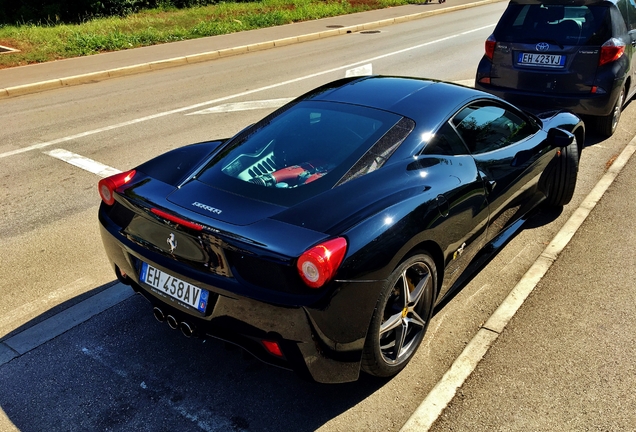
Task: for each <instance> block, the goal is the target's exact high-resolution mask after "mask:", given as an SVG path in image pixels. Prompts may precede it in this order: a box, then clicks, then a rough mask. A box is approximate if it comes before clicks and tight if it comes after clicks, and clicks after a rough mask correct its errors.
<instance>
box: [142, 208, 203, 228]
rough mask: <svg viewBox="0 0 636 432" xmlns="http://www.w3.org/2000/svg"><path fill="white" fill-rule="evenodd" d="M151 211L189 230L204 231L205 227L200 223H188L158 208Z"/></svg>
mask: <svg viewBox="0 0 636 432" xmlns="http://www.w3.org/2000/svg"><path fill="white" fill-rule="evenodd" d="M150 211H151V212H152V213H153V214H156V215H157V216H159V217H162V218H164V219H166V220H169V221H170V222H174V223H176V224H179V225H183V226H184V227H188V228H191V229H193V230H197V231H201V230H202V229H203V225H199V224H198V223H194V222H190V221H187V220H185V219H183V218H180V217H179V216H175V215H173V214H170V213H166V212H165V211H163V210H159V209H157V208H151V209H150Z"/></svg>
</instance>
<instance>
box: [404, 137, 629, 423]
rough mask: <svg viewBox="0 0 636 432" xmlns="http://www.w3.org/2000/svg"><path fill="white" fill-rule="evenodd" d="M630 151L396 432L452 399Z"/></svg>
mask: <svg viewBox="0 0 636 432" xmlns="http://www.w3.org/2000/svg"><path fill="white" fill-rule="evenodd" d="M634 152H636V137H634V138H632V140H631V141H630V142H629V143H628V144H627V146H626V147H625V148H624V149H623V151H622V152H621V153H620V155H619V156H618V157H617V158H616V160H615V161H614V163H612V165H611V166H610V168H609V169H608V170H607V171H606V172H605V174H604V175H603V176H602V177H601V179H600V180H599V181H598V182H597V183H596V185H595V186H594V188H593V189H592V191H591V192H590V193H589V194H588V195H587V197H585V199H584V200H583V202H582V203H581V204H580V205H579V207H578V208H577V209H576V211H575V212H574V213H573V214H572V215H571V216H570V218H569V219H568V221H567V222H566V223H565V224H564V225H563V227H562V228H561V229H560V230H559V232H558V233H557V234H556V236H555V237H554V239H552V241H551V242H550V244H549V245H548V246H547V247H546V248H545V250H544V251H543V253H542V254H541V255H540V256H539V258H537V260H536V261H535V262H534V264H533V265H532V266H531V267H530V269H529V270H528V271H527V272H526V274H525V275H524V276H523V277H522V278H521V280H520V281H519V282H518V283H517V285H516V286H515V287H514V288H513V289H512V290H511V291H510V293H509V294H508V296H507V297H506V299H505V300H504V301H503V302H502V303H501V304H500V305H499V307H498V308H497V310H495V312H494V313H493V314H492V315H491V316H490V318H489V319H488V321H486V323H485V324H484V325H483V326H482V327H481V328H480V329H479V330H478V331H477V334H476V335H475V336H474V337H473V339H471V341H470V342H469V343H468V345H466V347H465V348H464V350H463V351H462V353H461V354H460V355H459V357H457V359H455V361H454V362H453V364H452V365H451V367H450V368H449V369H448V370H447V371H446V373H445V374H444V376H442V378H441V379H440V380H439V381H438V382H437V384H436V385H435V387H433V389H432V390H431V391H430V393H429V394H428V395H427V396H426V398H424V400H423V401H422V403H421V404H420V405H419V406H418V407H417V409H416V410H415V411H414V412H413V414H412V415H411V417H410V418H409V419H408V420H407V421H406V423H405V424H404V426H402V428H401V429H400V432H426V431H428V430H429V429H430V428H431V427H432V426H433V424H434V423H435V421H437V419H438V418H439V416H440V415H441V414H442V412H443V411H444V409H445V408H446V407H447V406H448V404H449V403H450V402H451V401H452V400H453V398H454V397H455V394H456V393H457V390H458V389H459V388H460V387H461V386H462V385H463V384H464V382H466V380H467V379H468V377H469V376H470V375H471V374H472V372H473V371H474V370H475V368H476V367H477V365H478V364H479V362H480V361H481V360H482V359H483V357H484V356H485V355H486V353H487V352H488V350H489V349H490V347H491V346H492V344H493V343H494V342H495V341H496V340H497V338H498V337H499V335H500V334H501V332H503V330H504V328H505V327H506V325H507V324H508V322H510V320H511V319H512V317H513V316H514V315H515V313H516V312H517V311H518V310H519V308H520V307H521V305H522V304H523V302H524V301H525V299H526V298H528V296H529V295H530V293H532V291H533V290H534V288H535V287H536V286H537V284H538V283H539V281H540V280H541V279H542V278H543V276H545V274H546V273H547V272H548V270H549V269H550V267H552V264H553V263H554V261H555V260H556V259H557V258H558V256H559V255H560V253H561V252H562V251H563V249H564V248H565V246H567V244H568V243H569V242H570V240H571V239H572V237H573V236H574V234H575V233H576V232H577V231H578V229H579V228H580V227H581V225H582V224H583V222H584V221H585V219H587V216H588V215H589V214H590V212H591V211H592V210H593V209H594V207H596V204H597V203H598V202H599V201H600V199H601V197H602V196H603V195H604V194H605V192H606V191H607V189H608V188H609V187H610V185H611V184H612V183H613V182H614V180H615V179H616V177H617V176H618V174H619V173H620V172H621V171H622V170H623V168H624V167H625V165H626V164H627V162H628V161H629V159H630V158H631V157H632V155H633V154H634Z"/></svg>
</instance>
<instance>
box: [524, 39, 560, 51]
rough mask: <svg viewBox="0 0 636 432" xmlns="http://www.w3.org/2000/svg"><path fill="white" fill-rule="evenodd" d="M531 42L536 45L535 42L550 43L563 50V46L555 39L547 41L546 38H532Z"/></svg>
mask: <svg viewBox="0 0 636 432" xmlns="http://www.w3.org/2000/svg"><path fill="white" fill-rule="evenodd" d="M529 41H530V42H532V43H534V42H548V43H551V44H553V45H558V46H559V48H561V49H563V45H561V43H560V42H559V41H557V40H554V39H545V38H532V39H529Z"/></svg>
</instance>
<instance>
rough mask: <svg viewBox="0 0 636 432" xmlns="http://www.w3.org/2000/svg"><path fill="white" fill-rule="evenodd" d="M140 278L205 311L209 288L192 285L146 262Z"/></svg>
mask: <svg viewBox="0 0 636 432" xmlns="http://www.w3.org/2000/svg"><path fill="white" fill-rule="evenodd" d="M139 279H140V280H141V282H144V283H146V284H148V285H150V286H151V287H153V288H154V289H156V290H157V291H159V292H160V293H163V294H166V295H168V296H170V297H172V298H174V299H177V300H179V301H180V302H182V303H185V304H186V305H188V306H190V307H193V308H195V309H196V310H198V311H199V312H201V313H205V308H206V307H207V305H208V297H209V295H210V293H209V292H208V291H207V290H204V289H203V288H199V287H196V286H194V285H190V284H189V283H187V282H184V281H182V280H181V279H179V278H176V277H174V276H170V275H169V274H167V273H165V272H162V271H161V270H159V269H156V268H154V267H153V266H151V265H149V264H146V263H145V262H142V263H141V275H140V276H139Z"/></svg>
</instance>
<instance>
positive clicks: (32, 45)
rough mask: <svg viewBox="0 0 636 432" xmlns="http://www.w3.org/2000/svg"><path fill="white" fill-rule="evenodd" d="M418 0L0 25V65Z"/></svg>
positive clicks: (351, 0) (240, 6)
mask: <svg viewBox="0 0 636 432" xmlns="http://www.w3.org/2000/svg"><path fill="white" fill-rule="evenodd" d="M420 2H421V0H417V1H410V0H348V1H347V0H327V1H318V0H261V1H256V2H236V3H233V2H222V3H218V4H215V5H210V6H204V7H194V8H189V9H180V10H177V9H172V10H166V9H152V10H147V11H142V12H139V13H135V14H131V15H129V16H126V17H112V18H98V19H94V20H90V21H87V22H84V23H82V24H78V25H69V24H59V25H56V24H55V23H48V24H44V25H23V26H8V25H7V26H0V45H3V46H7V47H11V48H15V49H18V50H19V52H13V53H4V54H1V55H0V69H1V68H8V67H14V66H21V65H26V64H31V63H40V62H46V61H51V60H59V59H64V58H70V57H78V56H86V55H91V54H97V53H101V52H108V51H118V50H123V49H129V48H137V47H142V46H148V45H155V44H160V43H166V42H175V41H180V40H186V39H195V38H200V37H205V36H214V35H220V34H227V33H234V32H239V31H244V30H251V29H257V28H263V27H271V26H276V25H282V24H289V23H293V22H299V21H307V20H313V19H319V18H326V17H331V16H337V15H344V14H349V13H355V12H362V11H366V10H372V9H381V8H386V7H391V6H400V5H405V4H411V3H420Z"/></svg>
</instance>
